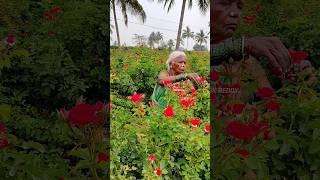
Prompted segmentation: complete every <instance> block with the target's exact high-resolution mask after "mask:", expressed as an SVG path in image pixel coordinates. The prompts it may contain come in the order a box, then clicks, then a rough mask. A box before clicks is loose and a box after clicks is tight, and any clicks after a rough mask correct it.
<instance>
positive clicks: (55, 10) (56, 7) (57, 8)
mask: <svg viewBox="0 0 320 180" xmlns="http://www.w3.org/2000/svg"><path fill="white" fill-rule="evenodd" d="M60 11H61V8H60V7H59V6H53V7H52V8H51V9H50V11H49V13H50V14H52V15H56V14H58V13H59V12H60Z"/></svg>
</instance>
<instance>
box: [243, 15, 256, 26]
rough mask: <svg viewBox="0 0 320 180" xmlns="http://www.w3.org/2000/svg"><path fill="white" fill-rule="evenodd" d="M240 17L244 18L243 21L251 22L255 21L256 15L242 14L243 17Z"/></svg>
mask: <svg viewBox="0 0 320 180" xmlns="http://www.w3.org/2000/svg"><path fill="white" fill-rule="evenodd" d="M242 19H243V20H244V22H246V23H250V24H251V23H254V22H256V19H257V17H256V16H255V15H253V16H244V17H242Z"/></svg>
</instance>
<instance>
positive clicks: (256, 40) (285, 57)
mask: <svg viewBox="0 0 320 180" xmlns="http://www.w3.org/2000/svg"><path fill="white" fill-rule="evenodd" d="M244 50H245V52H246V53H247V54H249V55H252V56H254V57H255V58H258V57H261V56H265V57H267V58H268V59H269V62H270V63H271V65H272V66H273V67H274V68H277V69H279V71H280V72H284V71H286V70H287V68H288V67H290V64H291V58H290V54H289V52H288V50H287V48H286V47H285V46H284V45H283V44H282V42H281V41H280V39H279V38H277V37H252V38H247V39H245V41H244Z"/></svg>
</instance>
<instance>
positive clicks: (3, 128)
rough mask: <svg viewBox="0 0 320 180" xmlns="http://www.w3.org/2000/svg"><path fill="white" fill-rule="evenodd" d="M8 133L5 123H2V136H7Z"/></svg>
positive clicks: (0, 128)
mask: <svg viewBox="0 0 320 180" xmlns="http://www.w3.org/2000/svg"><path fill="white" fill-rule="evenodd" d="M6 133H7V127H6V125H5V124H4V123H3V122H0V134H6Z"/></svg>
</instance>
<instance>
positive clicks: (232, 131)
mask: <svg viewBox="0 0 320 180" xmlns="http://www.w3.org/2000/svg"><path fill="white" fill-rule="evenodd" d="M267 126H268V123H266V122H265V121H258V122H256V123H251V124H243V123H241V122H240V121H237V120H235V121H231V122H230V123H228V124H227V125H226V127H225V130H226V132H227V133H228V134H229V135H230V136H232V137H234V138H237V139H241V140H247V141H250V140H252V139H253V138H254V137H256V136H257V135H258V134H259V133H260V132H261V130H263V129H264V128H266V127H267Z"/></svg>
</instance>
